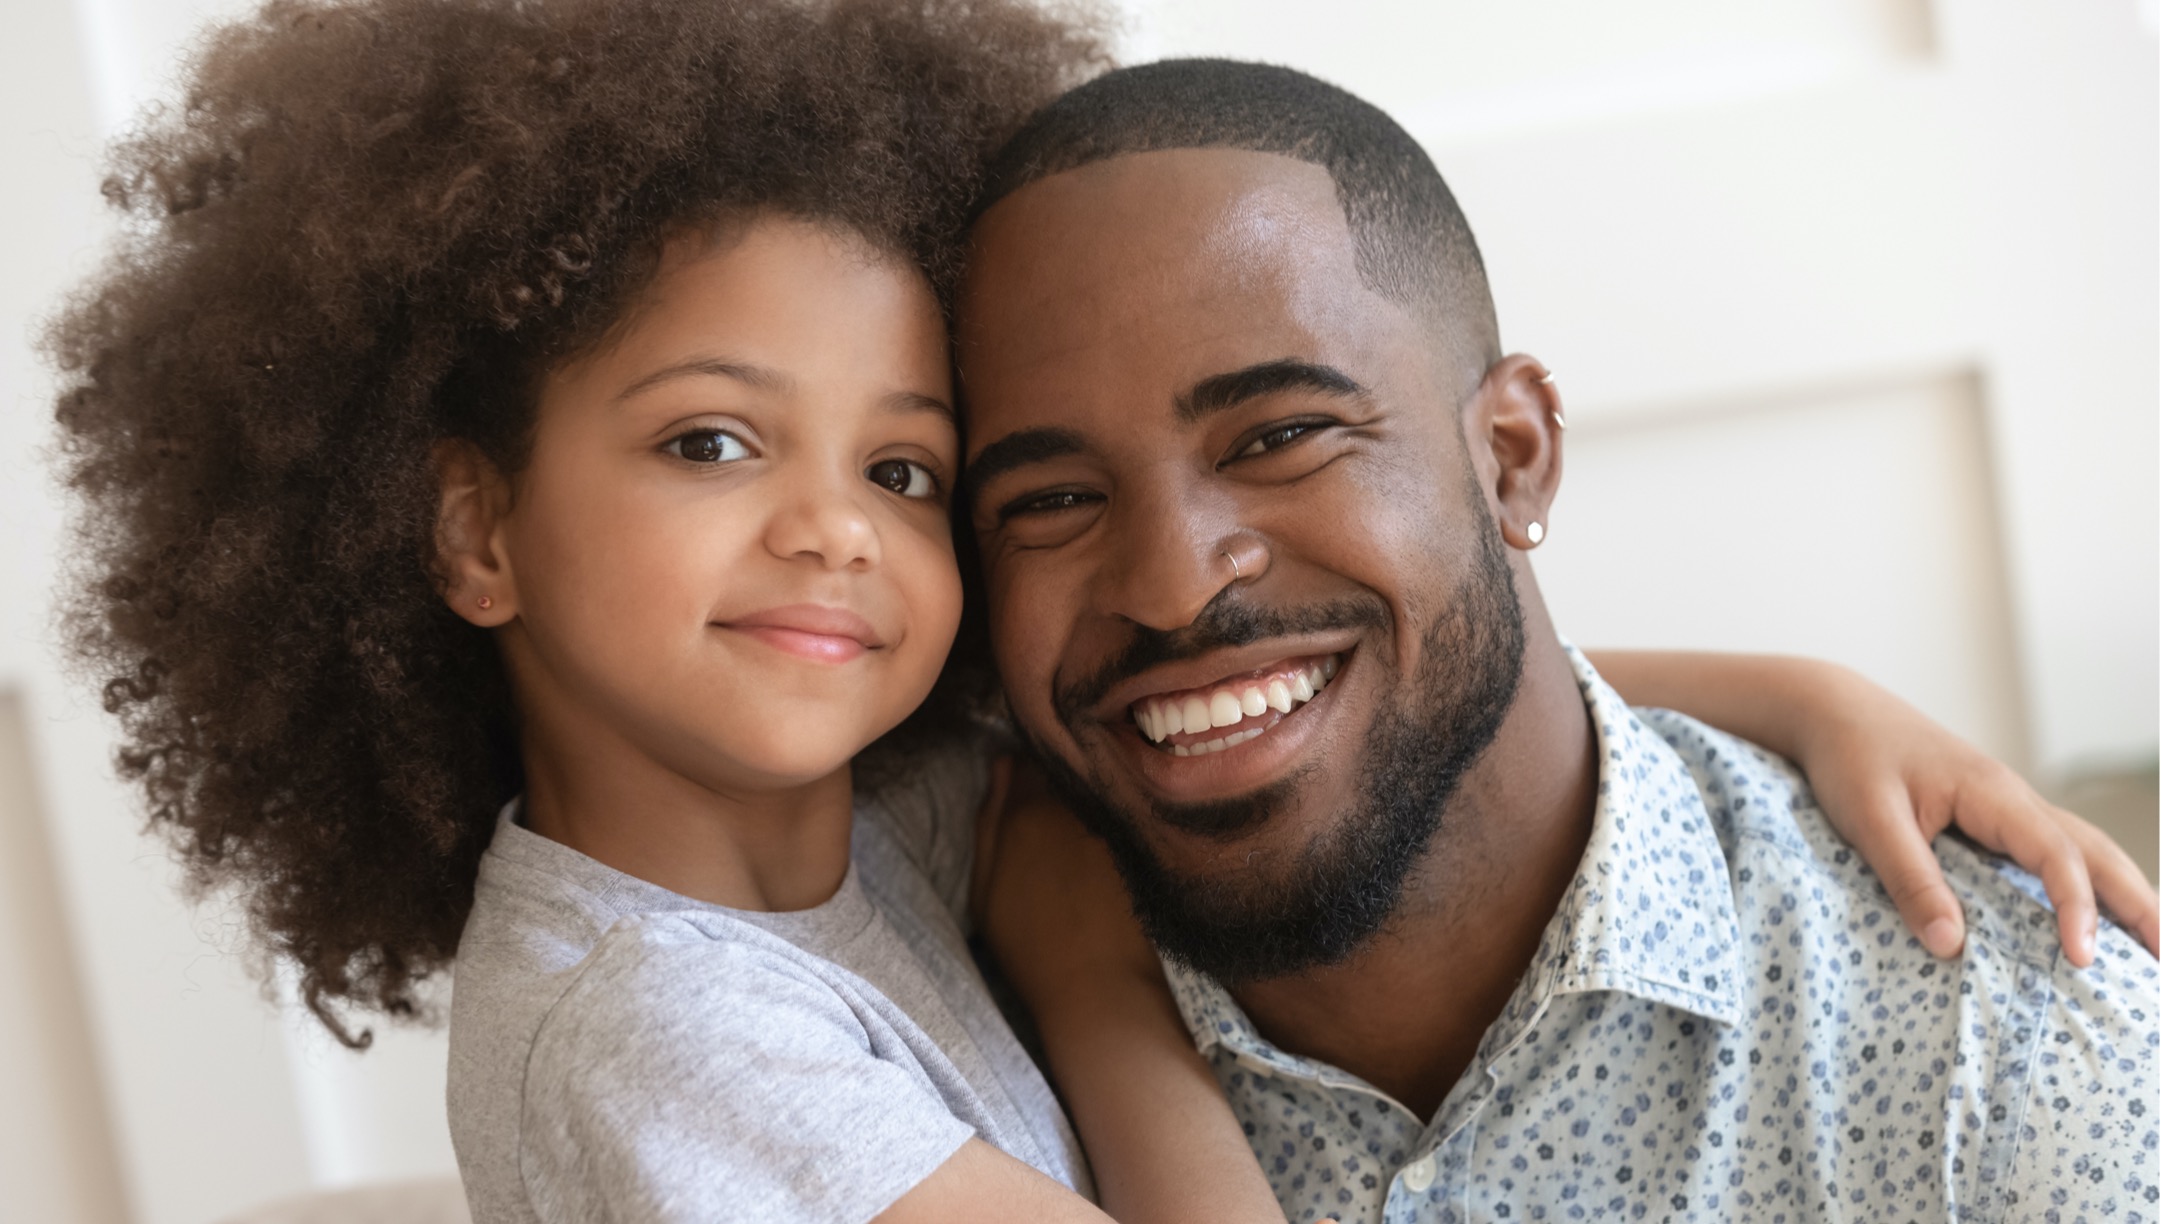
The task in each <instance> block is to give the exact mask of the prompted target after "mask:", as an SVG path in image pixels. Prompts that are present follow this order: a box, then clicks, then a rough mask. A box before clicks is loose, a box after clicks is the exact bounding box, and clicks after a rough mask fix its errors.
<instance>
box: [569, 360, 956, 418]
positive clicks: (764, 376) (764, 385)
mask: <svg viewBox="0 0 2176 1224" xmlns="http://www.w3.org/2000/svg"><path fill="white" fill-rule="evenodd" d="M697 377H705V378H730V379H732V380H733V381H735V382H738V383H744V384H746V385H747V386H750V387H753V388H755V389H756V390H758V391H790V390H792V389H793V379H792V378H791V377H790V376H788V375H787V374H785V373H784V372H783V371H779V370H773V369H771V368H769V367H768V366H758V365H749V364H748V363H746V362H743V361H731V360H728V359H726V358H723V357H693V358H690V359H688V360H686V361H678V362H674V363H673V364H671V365H669V366H665V367H664V368H662V369H657V370H652V371H650V372H649V373H648V374H645V375H643V376H642V377H640V378H638V379H636V380H635V381H633V382H631V383H629V384H627V385H626V386H625V387H622V388H620V392H619V394H618V395H615V396H613V397H612V402H613V403H615V404H618V403H624V402H625V401H627V400H630V399H633V398H634V397H636V396H638V395H640V394H642V393H643V392H645V391H649V390H652V389H654V388H656V387H657V386H659V385H661V384H663V383H669V382H674V381H676V380H678V379H682V378H697ZM947 411H949V409H948V410H947Z"/></svg>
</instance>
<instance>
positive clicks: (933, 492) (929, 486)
mask: <svg viewBox="0 0 2176 1224" xmlns="http://www.w3.org/2000/svg"><path fill="white" fill-rule="evenodd" d="M869 479H871V480H873V481H875V482H876V483H877V484H879V485H882V486H883V487H885V488H887V489H890V490H891V491H892V492H894V493H897V494H898V495H899V496H901V497H913V498H929V497H935V496H937V474H936V473H935V472H932V471H930V470H929V469H928V468H926V467H923V466H922V465H921V464H919V463H913V462H909V461H908V460H905V459H886V460H884V461H883V462H881V463H873V464H871V465H869Z"/></svg>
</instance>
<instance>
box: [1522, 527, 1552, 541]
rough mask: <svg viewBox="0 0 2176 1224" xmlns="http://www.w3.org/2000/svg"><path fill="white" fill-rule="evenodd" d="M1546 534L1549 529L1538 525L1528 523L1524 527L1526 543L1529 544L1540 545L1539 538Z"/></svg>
mask: <svg viewBox="0 0 2176 1224" xmlns="http://www.w3.org/2000/svg"><path fill="white" fill-rule="evenodd" d="M1548 534H1549V529H1548V528H1547V527H1544V526H1542V525H1541V524H1540V523H1528V524H1527V525H1526V542H1527V543H1529V544H1540V543H1541V537H1543V536H1545V535H1548Z"/></svg>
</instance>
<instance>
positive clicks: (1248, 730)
mask: <svg viewBox="0 0 2176 1224" xmlns="http://www.w3.org/2000/svg"><path fill="white" fill-rule="evenodd" d="M1360 637H1361V631H1359V630H1356V629H1346V630H1340V631H1333V632H1329V633H1314V634H1305V635H1300V636H1296V637H1295V636H1280V637H1278V638H1277V639H1275V640H1272V641H1263V642H1257V643H1253V644H1251V645H1248V646H1243V647H1232V648H1224V649H1217V650H1211V651H1208V652H1206V653H1204V654H1201V655H1198V656H1195V657H1193V658H1189V659H1184V660H1177V661H1173V662H1169V663H1163V664H1159V665H1157V666H1154V667H1150V668H1147V669H1145V670H1143V671H1141V672H1140V673H1138V674H1136V675H1134V676H1132V677H1130V678H1129V679H1127V680H1125V681H1123V682H1121V683H1119V684H1117V685H1114V686H1112V687H1111V688H1110V689H1109V690H1108V692H1107V693H1106V694H1105V695H1104V696H1103V698H1102V699H1101V700H1098V701H1095V702H1093V703H1092V704H1091V705H1090V706H1089V707H1088V709H1087V710H1084V711H1083V712H1082V713H1083V715H1084V717H1082V718H1080V719H1079V720H1078V721H1072V720H1068V721H1072V725H1073V727H1074V728H1075V734H1076V736H1081V737H1084V738H1086V739H1087V740H1088V741H1090V742H1091V743H1093V742H1103V741H1104V739H1105V737H1108V742H1109V743H1110V744H1111V746H1112V750H1114V751H1115V753H1116V757H1115V759H1116V760H1117V761H1118V762H1121V763H1122V766H1121V767H1122V768H1123V769H1124V770H1125V771H1126V772H1129V773H1132V774H1134V775H1135V776H1136V778H1138V780H1139V784H1140V785H1142V786H1143V787H1145V788H1146V790H1147V791H1148V792H1149V793H1150V794H1152V795H1154V796H1156V797H1157V798H1158V799H1160V800H1163V801H1165V802H1168V803H1182V804H1183V803H1200V802H1206V801H1213V800H1217V799H1226V798H1230V797H1232V796H1235V795H1241V794H1248V793H1252V792H1254V791H1257V790H1260V789H1261V788H1263V787H1266V786H1270V785H1273V784H1275V783H1276V782H1277V781H1278V780H1279V779H1281V778H1283V777H1284V776H1285V775H1286V774H1288V773H1290V772H1291V770H1292V768H1293V763H1294V761H1295V760H1297V759H1298V757H1299V756H1300V755H1301V753H1302V752H1304V751H1305V750H1306V748H1307V745H1308V744H1310V743H1312V742H1313V741H1314V740H1315V739H1316V738H1317V737H1318V736H1319V735H1321V734H1323V733H1324V732H1325V731H1326V729H1327V727H1328V725H1329V722H1328V719H1327V715H1328V713H1329V707H1330V706H1331V705H1333V704H1336V703H1335V702H1334V701H1333V700H1332V699H1333V698H1334V697H1336V696H1337V694H1338V693H1340V692H1341V691H1342V690H1343V688H1344V681H1343V680H1341V679H1340V677H1341V676H1343V675H1344V674H1345V673H1346V672H1347V671H1348V670H1349V669H1350V667H1351V665H1352V661H1353V655H1354V652H1355V651H1356V649H1357V648H1358V646H1359V641H1360ZM1303 715H1304V716H1303ZM1084 746H1087V745H1086V744H1084ZM1091 750H1092V751H1098V750H1095V749H1091Z"/></svg>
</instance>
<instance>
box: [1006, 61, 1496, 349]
mask: <svg viewBox="0 0 2176 1224" xmlns="http://www.w3.org/2000/svg"><path fill="white" fill-rule="evenodd" d="M1162 149H1247V150H1252V151H1255V152H1261V153H1277V154H1282V155H1284V156H1286V157H1294V158H1298V159H1300V160H1302V161H1308V162H1313V163H1314V164H1316V165H1318V166H1321V167H1322V168H1323V169H1324V170H1326V171H1328V172H1329V175H1330V179H1331V181H1332V182H1333V183H1335V184H1336V186H1337V198H1338V201H1339V203H1340V204H1341V205H1342V206H1343V207H1344V210H1345V224H1346V227H1347V228H1348V229H1349V230H1350V232H1351V234H1352V242H1353V249H1354V257H1355V261H1356V263H1357V264H1358V271H1359V274H1360V278H1361V280H1362V282H1363V283H1365V284H1366V285H1367V286H1368V288H1370V289H1372V290H1374V291H1375V292H1376V293H1379V294H1381V295H1382V296H1383V297H1385V298H1387V299H1389V300H1391V301H1393V302H1396V303H1398V304H1399V305H1400V306H1403V307H1405V308H1406V309H1407V310H1409V311H1411V312H1413V313H1414V314H1415V316H1416V317H1418V318H1419V319H1420V321H1421V323H1422V324H1423V326H1427V327H1429V328H1430V330H1431V331H1433V332H1435V333H1436V334H1437V335H1438V336H1439V337H1440V338H1441V339H1442V340H1443V341H1445V342H1447V343H1448V344H1449V346H1450V355H1451V357H1452V358H1453V361H1454V363H1455V364H1457V365H1461V366H1468V369H1469V375H1470V376H1471V377H1473V378H1476V379H1478V378H1479V376H1480V375H1481V373H1483V372H1484V371H1486V370H1487V368H1488V367H1489V366H1490V365H1492V364H1494V363H1495V361H1496V359H1497V357H1498V356H1499V355H1500V352H1499V349H1498V342H1497V338H1496V306H1495V302H1494V300H1493V299H1492V298H1491V296H1490V294H1489V288H1488V273H1487V272H1486V271H1485V270H1484V269H1483V268H1482V266H1481V250H1480V248H1479V247H1478V246H1477V245H1475V243H1474V240H1473V231H1472V229H1470V228H1469V227H1468V226H1467V224H1466V216H1465V214H1464V213H1463V212H1461V211H1460V210H1459V207H1458V201H1457V199H1456V198H1454V197H1453V196H1452V195H1451V189H1450V186H1449V185H1448V184H1446V183H1445V182H1444V181H1443V176H1442V175H1441V174H1440V173H1438V172H1437V170H1436V167H1435V163H1434V162H1433V161H1431V160H1430V159H1429V157H1428V153H1427V151H1426V150H1424V149H1422V148H1421V147H1420V143H1419V142H1418V141H1416V140H1414V139H1413V137H1412V136H1411V135H1409V134H1408V133H1407V132H1406V130H1405V129H1404V128H1402V127H1399V126H1398V123H1397V121H1396V120H1394V119H1392V118H1391V117H1390V116H1389V115H1386V114H1384V113H1383V112H1382V111H1381V110H1380V109H1379V108H1377V107H1375V106H1372V105H1370V104H1368V103H1367V102H1364V101H1362V100H1361V99H1359V98H1356V97H1354V96H1353V95H1352V94H1349V93H1347V92H1345V91H1344V90H1342V89H1339V88H1338V87H1337V86H1335V85H1332V84H1330V83H1329V82H1327V81H1322V80H1317V79H1316V78H1314V77H1311V76H1308V75H1307V74H1306V73H1304V72H1298V71H1295V70H1293V69H1290V68H1281V67H1278V66H1276V65H1273V64H1249V63H1242V62H1239V61H1236V60H1222V59H1179V60H1164V61H1161V62H1159V63H1153V64H1143V65H1140V66H1138V67H1134V68H1122V69H1119V70H1118V71H1115V72H1110V73H1106V74H1105V75H1103V76H1101V77H1098V78H1096V79H1095V80H1093V81H1090V82H1088V83H1087V84H1085V85H1081V86H1077V87H1076V88H1074V89H1072V90H1070V91H1068V92H1067V93H1065V94H1063V95H1061V96H1060V97H1059V98H1058V99H1057V100H1056V101H1054V102H1052V103H1050V104H1049V105H1047V106H1045V107H1043V109H1041V110H1040V111H1038V112H1036V114H1035V116H1034V117H1033V118H1031V119H1030V120H1028V122H1027V125H1026V126H1025V127H1023V128H1022V129H1021V130H1020V131H1019V132H1018V133H1017V134H1015V135H1014V136H1013V137H1012V139H1011V140H1010V141H1008V142H1007V143H1006V145H1005V147H1004V148H1003V149H1002V150H1001V151H1000V152H999V153H998V155H997V157H996V159H995V161H994V162H993V163H992V167H991V176H990V182H989V186H988V188H987V189H986V190H985V192H984V195H983V198H982V203H981V204H980V206H979V207H978V208H977V209H976V212H977V215H979V214H980V213H981V212H982V211H985V210H987V209H988V208H990V207H991V206H993V205H995V204H996V203H997V202H998V201H999V200H1001V199H1003V198H1004V197H1006V196H1008V195H1010V194H1012V193H1013V192H1015V191H1018V190H1019V189H1020V188H1022V187H1025V186H1027V185H1028V184H1030V183H1034V182H1036V181H1038V180H1040V179H1043V178H1047V177H1049V176H1051V175H1053V174H1060V173H1063V172H1064V171H1067V170H1071V169H1074V168H1076V167H1079V166H1084V165H1088V164H1090V163H1093V162H1098V161H1104V160H1107V159H1109V158H1113V157H1120V156H1123V155H1125V154H1128V153H1149V152H1155V151H1157V150H1162Z"/></svg>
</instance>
